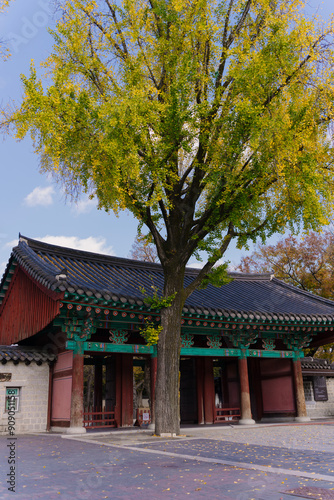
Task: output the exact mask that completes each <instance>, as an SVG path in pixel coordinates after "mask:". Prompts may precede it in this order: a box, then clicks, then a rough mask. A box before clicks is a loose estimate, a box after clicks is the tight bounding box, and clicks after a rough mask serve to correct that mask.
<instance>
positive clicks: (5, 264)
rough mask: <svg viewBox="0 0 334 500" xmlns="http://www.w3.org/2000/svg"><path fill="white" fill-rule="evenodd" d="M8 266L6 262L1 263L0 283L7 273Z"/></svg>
mask: <svg viewBox="0 0 334 500" xmlns="http://www.w3.org/2000/svg"><path fill="white" fill-rule="evenodd" d="M6 266H7V262H6V261H4V262H0V281H1V278H2V275H3V273H4V272H5V269H6Z"/></svg>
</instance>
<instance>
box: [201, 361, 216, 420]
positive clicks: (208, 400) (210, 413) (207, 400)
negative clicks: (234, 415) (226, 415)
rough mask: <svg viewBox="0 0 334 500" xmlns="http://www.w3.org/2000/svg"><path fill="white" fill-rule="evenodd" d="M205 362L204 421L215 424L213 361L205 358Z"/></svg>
mask: <svg viewBox="0 0 334 500" xmlns="http://www.w3.org/2000/svg"><path fill="white" fill-rule="evenodd" d="M203 361H204V363H203V364H204V384H203V386H204V388H203V391H204V421H205V423H206V424H213V423H214V419H215V381H214V376H213V359H212V358H211V357H210V358H208V357H205V358H204V359H203Z"/></svg>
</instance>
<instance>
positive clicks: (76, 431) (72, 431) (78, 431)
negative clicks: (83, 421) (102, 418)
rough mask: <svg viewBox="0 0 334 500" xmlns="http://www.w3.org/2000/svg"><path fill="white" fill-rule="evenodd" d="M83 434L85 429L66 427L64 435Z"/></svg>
mask: <svg viewBox="0 0 334 500" xmlns="http://www.w3.org/2000/svg"><path fill="white" fill-rule="evenodd" d="M85 433H86V428H85V427H68V428H67V429H66V434H85Z"/></svg>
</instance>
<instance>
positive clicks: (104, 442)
mask: <svg viewBox="0 0 334 500" xmlns="http://www.w3.org/2000/svg"><path fill="white" fill-rule="evenodd" d="M182 432H183V433H184V434H185V436H184V437H183V438H178V439H172V440H171V439H158V438H155V437H153V436H152V433H150V432H148V431H143V430H137V431H135V432H124V431H113V432H111V433H109V434H99V433H94V434H86V435H84V436H82V437H75V438H71V439H68V438H66V439H63V438H62V437H61V436H59V435H55V434H39V435H18V436H16V438H17V439H16V441H15V453H16V456H15V459H16V464H15V465H16V471H15V472H16V477H15V493H14V492H11V491H8V484H7V483H6V479H7V476H6V474H7V473H8V472H9V464H8V450H9V448H8V447H7V444H8V443H9V439H8V438H7V436H2V437H0V450H1V452H0V457H1V461H0V498H1V499H3V500H8V499H18V500H25V499H26V500H28V499H31V500H35V499H36V500H37V499H44V498H45V499H48V500H53V499H56V498H57V499H59V498H60V499H64V500H69V499H89V500H101V499H104V498H107V499H112V500H114V499H115V500H117V499H139V500H141V499H147V498H148V497H149V498H151V499H153V500H158V499H160V498H161V499H172V498H177V499H181V500H183V499H186V498H188V499H189V498H190V499H193V498H194V499H197V498H198V499H204V498H210V499H218V498H219V499H223V500H230V499H231V500H232V499H233V500H251V499H254V500H268V499H270V500H288V499H290V500H294V499H297V498H309V499H310V498H311V499H318V500H327V499H334V472H333V470H334V459H333V453H330V451H329V449H328V448H329V446H330V443H331V442H332V441H333V439H334V425H330V424H329V423H324V424H322V425H320V424H312V425H308V426H303V425H286V426H285V425H282V426H264V425H262V426H256V428H254V427H253V428H247V429H246V428H242V427H241V426H240V427H230V428H228V427H224V428H223V427H219V426H216V427H211V428H206V429H204V428H202V429H200V428H196V429H195V428H194V429H183V430H182ZM245 437H246V439H245ZM275 443H276V445H275ZM294 443H295V444H296V445H295V446H294ZM297 446H299V448H298V447H297ZM301 446H303V448H301V449H300V447H301ZM314 448H316V449H314ZM321 449H322V450H323V451H321ZM270 469H271V470H270ZM273 471H275V472H273ZM314 478H315V479H314Z"/></svg>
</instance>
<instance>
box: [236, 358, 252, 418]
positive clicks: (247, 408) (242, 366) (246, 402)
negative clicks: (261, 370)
mask: <svg viewBox="0 0 334 500" xmlns="http://www.w3.org/2000/svg"><path fill="white" fill-rule="evenodd" d="M238 368H239V380H240V406H241V419H240V420H239V424H243V425H247V424H255V420H253V419H252V410H251V401H250V393H249V380H248V368H247V358H246V357H243V358H239V359H238Z"/></svg>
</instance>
